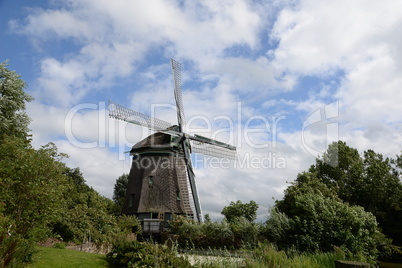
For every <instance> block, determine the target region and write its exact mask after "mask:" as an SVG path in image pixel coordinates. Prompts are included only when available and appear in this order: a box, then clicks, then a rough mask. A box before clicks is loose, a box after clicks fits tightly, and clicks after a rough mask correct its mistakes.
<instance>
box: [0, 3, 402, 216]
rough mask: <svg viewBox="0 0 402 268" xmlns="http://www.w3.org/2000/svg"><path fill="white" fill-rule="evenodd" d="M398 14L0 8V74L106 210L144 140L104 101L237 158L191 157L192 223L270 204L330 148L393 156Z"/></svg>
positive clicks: (400, 74)
mask: <svg viewBox="0 0 402 268" xmlns="http://www.w3.org/2000/svg"><path fill="white" fill-rule="evenodd" d="M401 28H402V2H401V1H400V0H385V1H375V0H364V1H363V0H355V1H349V0H338V1H321V0H299V1H297V0H288V1H287V0H269V1H268V0H267V1H253V0H223V1H214V0H204V1H186V0H172V1H162V0H152V1H132V0H115V1H107V0H69V1H61V0H38V1H29V0H18V1H15V0H0V40H1V41H0V62H3V61H5V60H8V64H9V68H10V69H12V70H15V71H16V72H17V73H19V74H20V75H21V78H22V79H23V80H25V81H26V82H27V88H26V91H27V92H28V93H29V94H30V95H32V96H33V97H34V98H35V100H34V101H32V102H30V103H29V104H28V105H27V113H28V115H29V116H30V117H31V118H32V123H31V125H30V128H31V129H32V135H33V144H34V146H35V147H36V148H39V147H40V146H42V145H45V144H46V143H48V142H54V143H55V144H56V145H57V146H58V148H59V150H60V151H61V152H64V153H67V154H68V155H69V156H70V157H69V158H68V159H65V161H66V163H67V164H68V166H70V167H72V168H74V167H79V168H80V170H81V171H82V173H83V174H84V177H85V179H86V181H87V183H88V184H89V185H90V186H91V187H93V188H94V189H95V190H97V191H98V192H99V193H100V194H102V195H104V196H106V197H109V198H112V195H113V187H114V183H115V181H116V179H117V178H118V177H119V176H120V175H122V174H123V173H128V172H129V170H130V163H131V160H130V156H129V155H128V154H127V153H125V152H126V151H128V150H130V148H131V146H133V145H134V144H135V143H136V142H138V141H140V140H141V139H143V138H145V137H147V135H149V134H152V132H151V131H149V130H147V129H145V128H142V127H140V126H135V125H128V124H125V123H123V122H119V121H115V120H113V119H109V118H108V113H107V102H108V100H109V99H110V100H113V101H115V102H117V103H119V104H121V105H124V106H126V107H129V108H130V109H133V110H135V111H138V112H141V113H144V114H147V115H151V116H154V117H156V118H159V119H163V120H165V121H168V122H170V123H172V124H177V118H176V112H175V109H174V105H175V104H174V95H173V80H172V74H171V66H170V59H171V58H173V59H175V60H176V61H179V62H181V64H182V90H183V105H184V113H185V116H186V120H187V126H186V127H187V128H186V131H187V132H188V133H190V134H194V133H198V134H200V135H203V136H207V137H210V138H214V139H217V140H220V141H223V142H227V143H229V144H232V145H235V146H236V147H237V152H238V158H237V161H235V162H230V163H228V162H226V161H221V160H217V159H213V158H204V157H202V156H199V155H193V156H192V159H193V163H194V166H195V174H196V176H197V186H198V193H199V196H200V200H201V206H202V209H203V213H204V214H206V213H209V214H210V215H211V217H212V218H213V219H218V218H219V217H221V215H220V212H221V211H222V208H223V207H224V206H227V205H229V203H230V202H231V201H236V200H241V201H242V202H249V201H250V200H254V201H256V202H257V203H258V204H259V206H260V207H259V210H258V219H259V220H265V219H266V218H267V217H268V213H269V209H270V208H271V207H272V206H273V205H274V202H275V200H279V199H281V198H282V197H283V194H284V193H283V191H284V190H285V189H286V188H287V187H288V186H289V183H290V182H292V181H293V180H294V179H295V178H296V177H297V174H298V173H300V172H303V171H306V170H307V169H308V168H309V166H310V165H312V164H314V162H315V158H316V157H318V156H321V155H322V154H323V153H324V152H325V149H326V148H327V146H328V145H329V144H330V143H331V142H332V141H335V140H343V141H345V142H346V143H347V145H349V146H351V147H354V148H357V149H358V150H359V151H360V152H361V153H362V152H363V151H364V150H368V149H373V150H375V151H376V152H378V153H381V154H383V155H385V156H388V157H395V156H396V155H399V154H400V153H401V150H402V105H400V103H401V101H402V90H401V88H402V50H401V49H400V48H401V47H402V32H401Z"/></svg>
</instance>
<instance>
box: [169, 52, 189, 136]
mask: <svg viewBox="0 0 402 268" xmlns="http://www.w3.org/2000/svg"><path fill="white" fill-rule="evenodd" d="M171 61H172V74H173V84H174V98H175V100H176V109H177V120H178V122H179V126H180V131H182V132H183V131H184V130H185V125H186V119H185V117H184V110H183V97H182V90H181V64H180V63H179V62H177V61H175V60H174V59H171Z"/></svg>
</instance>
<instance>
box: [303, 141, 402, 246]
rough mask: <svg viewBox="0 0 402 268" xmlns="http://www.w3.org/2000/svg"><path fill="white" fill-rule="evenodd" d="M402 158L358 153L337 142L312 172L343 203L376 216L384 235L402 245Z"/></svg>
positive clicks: (343, 143) (317, 162)
mask: <svg viewBox="0 0 402 268" xmlns="http://www.w3.org/2000/svg"><path fill="white" fill-rule="evenodd" d="M398 161H399V162H400V157H397V159H396V160H392V159H389V158H386V157H383V156H382V155H381V154H379V153H376V152H374V151H373V150H367V151H365V152H364V153H363V155H362V156H361V155H360V154H359V152H358V151H357V150H356V149H354V148H351V147H349V146H347V145H346V143H345V142H342V141H338V142H334V143H332V144H331V145H330V146H329V147H328V150H327V151H326V153H325V154H324V155H323V157H321V158H318V159H317V160H316V164H315V165H313V166H311V168H310V172H311V173H313V174H315V175H314V176H315V177H316V178H319V179H320V180H321V181H322V182H323V183H324V184H326V185H327V186H328V187H329V188H331V189H332V190H334V191H335V193H336V194H337V195H338V196H339V198H341V199H342V200H343V201H345V202H348V203H349V204H351V205H358V206H362V207H364V209H365V210H366V211H369V212H371V213H373V214H374V215H375V216H376V218H377V221H378V223H379V226H380V227H381V228H382V230H383V232H384V233H385V234H386V235H388V236H389V237H391V238H392V239H393V240H394V242H395V243H396V244H398V245H402V225H400V224H399V223H400V222H401V220H402V183H401V180H400V177H401V168H400V167H398V163H399V162H398Z"/></svg>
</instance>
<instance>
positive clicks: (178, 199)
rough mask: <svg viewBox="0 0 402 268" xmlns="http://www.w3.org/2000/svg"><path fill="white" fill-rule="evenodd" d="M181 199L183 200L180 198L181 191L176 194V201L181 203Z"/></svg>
mask: <svg viewBox="0 0 402 268" xmlns="http://www.w3.org/2000/svg"><path fill="white" fill-rule="evenodd" d="M180 199H181V198H180V191H177V192H176V200H177V201H180Z"/></svg>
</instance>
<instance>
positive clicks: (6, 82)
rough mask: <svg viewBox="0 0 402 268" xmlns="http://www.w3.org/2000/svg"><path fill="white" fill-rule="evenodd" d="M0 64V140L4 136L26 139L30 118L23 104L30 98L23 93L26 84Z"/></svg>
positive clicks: (4, 65)
mask: <svg viewBox="0 0 402 268" xmlns="http://www.w3.org/2000/svg"><path fill="white" fill-rule="evenodd" d="M7 66H8V65H7V63H6V62H3V63H0V140H2V139H3V138H4V135H9V136H15V137H20V138H27V135H28V131H29V128H28V126H29V122H30V118H29V117H28V115H27V114H26V113H25V103H26V102H29V101H31V100H32V97H31V96H29V95H28V94H27V93H25V92H24V89H25V87H26V83H25V82H24V81H23V80H22V79H21V78H20V75H18V74H17V73H16V72H15V71H11V70H9V69H8V68H7Z"/></svg>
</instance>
